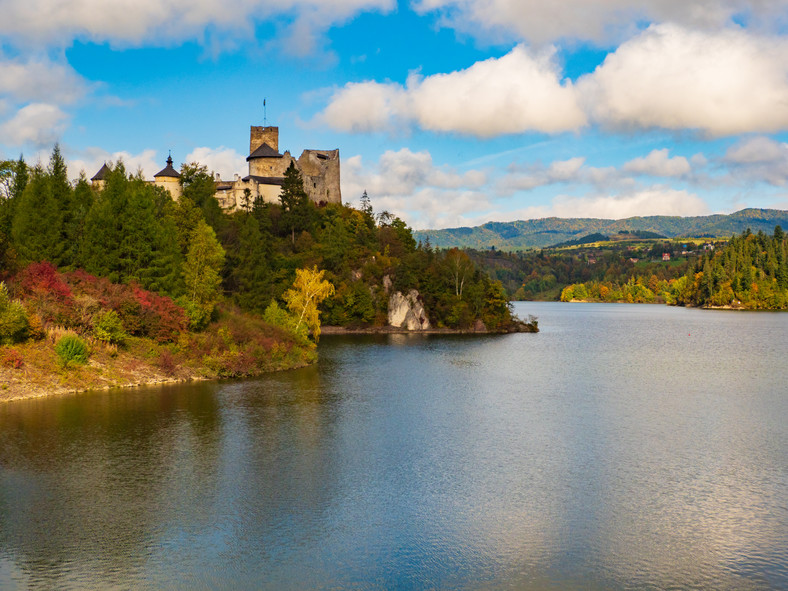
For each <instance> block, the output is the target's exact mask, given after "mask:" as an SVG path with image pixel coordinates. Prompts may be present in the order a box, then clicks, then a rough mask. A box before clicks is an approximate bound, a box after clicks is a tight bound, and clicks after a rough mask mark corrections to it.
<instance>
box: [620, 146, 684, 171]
mask: <svg viewBox="0 0 788 591" xmlns="http://www.w3.org/2000/svg"><path fill="white" fill-rule="evenodd" d="M623 169H624V171H625V172H632V173H635V174H645V175H650V176H660V177H680V176H684V175H687V174H689V173H690V172H691V171H692V167H691V166H690V163H689V161H688V160H687V159H686V158H684V156H674V157H673V158H671V157H669V156H668V149H667V148H663V149H662V150H652V152H651V153H650V154H649V155H648V156H646V157H644V158H635V159H633V160H630V161H629V162H627V163H626V164H624V167H623Z"/></svg>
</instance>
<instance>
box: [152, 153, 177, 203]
mask: <svg viewBox="0 0 788 591" xmlns="http://www.w3.org/2000/svg"><path fill="white" fill-rule="evenodd" d="M153 184H154V185H156V186H157V187H161V188H162V189H167V190H168V191H169V192H170V195H171V196H172V198H173V199H175V200H178V199H180V198H181V195H182V194H183V189H182V187H181V175H180V173H179V172H178V171H177V170H175V169H174V168H173V167H172V156H167V166H165V167H164V168H162V169H161V170H160V171H159V172H157V173H156V174H154V175H153Z"/></svg>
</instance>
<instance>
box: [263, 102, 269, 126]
mask: <svg viewBox="0 0 788 591" xmlns="http://www.w3.org/2000/svg"><path fill="white" fill-rule="evenodd" d="M263 125H264V126H266V127H268V112H267V111H266V108H265V99H263Z"/></svg>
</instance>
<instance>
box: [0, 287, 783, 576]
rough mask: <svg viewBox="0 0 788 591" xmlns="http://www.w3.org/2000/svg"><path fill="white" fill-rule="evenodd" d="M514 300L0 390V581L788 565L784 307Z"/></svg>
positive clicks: (683, 571) (661, 571) (705, 570)
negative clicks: (22, 391)
mask: <svg viewBox="0 0 788 591" xmlns="http://www.w3.org/2000/svg"><path fill="white" fill-rule="evenodd" d="M517 309H518V311H519V312H520V313H521V315H523V316H524V315H526V314H528V313H533V314H535V315H537V316H538V317H539V321H540V327H541V329H542V332H541V333H540V334H536V335H532V334H516V335H506V336H490V337H475V338H470V337H459V336H453V337H433V336H401V335H396V336H382V337H352V338H348V337H324V339H323V340H322V341H321V344H320V357H321V360H320V363H319V365H318V366H316V367H312V368H307V369H304V370H298V371H292V372H284V373H280V374H276V375H271V376H266V377H264V378H262V379H256V380H249V381H239V382H223V383H210V384H205V383H202V384H196V385H188V386H175V387H166V388H145V389H137V390H125V391H115V392H109V393H107V392H101V393H88V394H82V395H77V396H71V397H67V398H59V399H49V400H34V401H23V402H16V403H8V404H0V588H3V589H14V588H20V589H21V588H46V589H64V588H66V589H67V588H72V589H111V588H118V589H127V588H164V589H178V588H189V589H200V588H204V589H217V588H218V589H221V588H227V589H230V588H233V589H237V588H241V589H243V588H248V589H610V588H632V589H665V588H681V589H684V588H698V589H769V588H782V589H786V588H788V368H787V366H786V352H787V351H788V314H775V313H733V312H715V311H701V310H685V309H680V308H669V307H664V306H637V305H618V304H613V305H605V304H598V305H597V304H559V303H527V304H526V303H524V304H517Z"/></svg>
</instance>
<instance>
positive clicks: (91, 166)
mask: <svg viewBox="0 0 788 591" xmlns="http://www.w3.org/2000/svg"><path fill="white" fill-rule="evenodd" d="M120 161H122V162H123V166H124V167H125V168H126V171H127V172H129V173H136V172H137V171H140V172H141V173H142V175H143V177H144V178H146V179H149V180H150V179H152V178H153V175H154V174H156V173H157V172H159V171H160V170H161V169H162V168H164V166H165V163H164V160H163V159H161V158H160V157H158V156H157V154H156V150H152V149H148V150H143V151H142V152H140V153H138V154H132V153H130V152H126V151H120V152H107V151H106V150H103V149H101V148H95V147H92V148H86V149H84V150H78V151H73V150H68V149H67V150H66V164H67V165H68V174H69V177H70V178H77V177H78V176H79V174H80V173H81V172H84V173H85V174H86V175H87V177H88V178H90V177H92V176H93V175H94V174H96V173H97V172H98V171H99V169H100V168H101V167H102V166H103V165H104V164H105V163H106V164H110V163H112V164H117V163H118V162H120Z"/></svg>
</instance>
